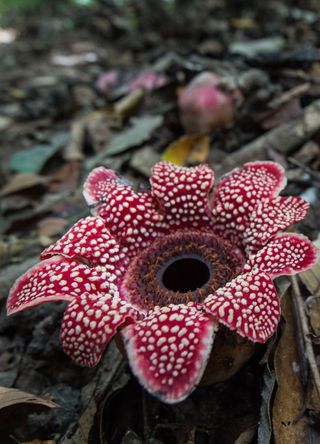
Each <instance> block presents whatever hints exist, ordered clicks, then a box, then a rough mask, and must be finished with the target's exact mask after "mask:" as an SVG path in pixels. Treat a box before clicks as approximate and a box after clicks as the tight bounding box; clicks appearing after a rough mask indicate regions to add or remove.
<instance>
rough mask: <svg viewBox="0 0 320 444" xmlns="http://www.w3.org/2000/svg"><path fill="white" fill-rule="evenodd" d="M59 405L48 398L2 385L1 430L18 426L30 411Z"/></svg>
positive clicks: (0, 393) (0, 400)
mask: <svg viewBox="0 0 320 444" xmlns="http://www.w3.org/2000/svg"><path fill="white" fill-rule="evenodd" d="M57 407H59V405H58V404H56V403H55V402H52V401H50V400H48V399H43V398H40V397H39V396H35V395H32V394H30V393H26V392H23V391H21V390H17V389H14V388H7V387H0V430H5V429H8V428H9V429H10V428H11V427H12V426H14V427H16V426H17V425H19V423H20V421H22V420H23V418H25V417H26V416H27V415H28V414H30V413H34V412H39V411H42V410H44V409H46V408H57ZM13 412H14V415H13Z"/></svg>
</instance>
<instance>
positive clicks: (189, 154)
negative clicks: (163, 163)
mask: <svg viewBox="0 0 320 444" xmlns="http://www.w3.org/2000/svg"><path fill="white" fill-rule="evenodd" d="M208 153H209V137H208V136H202V135H188V136H182V137H180V138H179V139H177V140H175V141H174V142H173V143H171V144H170V145H169V146H168V148H167V149H166V150H165V152H164V154H163V156H162V158H163V160H167V161H169V162H172V163H175V164H177V165H185V164H187V163H197V159H207V157H208ZM203 161H205V160H200V162H203Z"/></svg>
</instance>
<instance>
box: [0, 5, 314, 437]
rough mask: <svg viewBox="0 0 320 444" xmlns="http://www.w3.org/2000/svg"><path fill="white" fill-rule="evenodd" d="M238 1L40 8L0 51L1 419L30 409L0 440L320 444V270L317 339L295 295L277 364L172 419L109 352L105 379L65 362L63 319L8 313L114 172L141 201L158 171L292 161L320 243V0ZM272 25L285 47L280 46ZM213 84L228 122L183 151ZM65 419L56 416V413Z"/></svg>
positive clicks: (292, 176)
mask: <svg viewBox="0 0 320 444" xmlns="http://www.w3.org/2000/svg"><path fill="white" fill-rule="evenodd" d="M126 3H130V8H128V7H127V5H126ZM233 3H234V2H229V3H228V4H227V3H226V5H225V6H224V7H223V8H221V7H220V6H219V5H218V2H217V4H215V2H206V1H204V0H203V1H202V0H201V1H200V2H199V4H200V5H199V7H197V8H195V7H194V6H192V2H180V1H178V0H177V1H174V2H160V1H159V2H150V4H149V3H147V2H145V3H144V4H143V5H144V6H143V7H142V6H141V3H140V2H136V1H132V2H131V1H130V2H129V1H128V2H96V4H95V6H87V7H86V8H87V9H82V8H84V6H82V7H80V8H77V7H74V6H71V5H69V4H68V5H65V6H64V8H65V9H64V10H63V11H62V10H58V9H59V8H58V9H57V10H55V9H54V10H50V13H48V10H46V7H44V10H43V15H42V16H41V17H40V15H37V14H34V15H28V14H27V15H26V16H24V15H23V14H22V15H21V19H20V20H18V21H17V23H15V26H17V27H18V28H19V27H21V33H20V32H16V33H15V35H16V40H12V41H11V42H10V43H6V44H2V48H1V49H2V57H1V62H0V66H1V68H2V69H1V74H0V78H1V88H0V97H1V99H2V100H1V103H0V133H1V139H2V141H1V144H2V150H1V153H0V156H1V164H0V167H1V176H0V195H1V203H0V232H1V243H0V253H1V257H0V260H1V266H2V268H1V270H0V287H1V292H0V385H2V386H4V387H5V389H4V390H6V392H3V391H2V392H1V391H0V418H1V413H2V412H3V411H5V410H6V409H7V411H8V408H9V406H8V407H5V408H2V409H1V405H5V403H8V402H9V403H11V404H12V405H14V406H15V407H14V408H15V409H17V412H18V411H20V410H21V415H18V416H17V417H15V416H12V415H11V418H10V421H8V423H6V424H5V425H6V430H3V431H1V432H0V437H1V439H2V440H6V442H9V443H11V442H34V443H36V442H40V441H41V442H50V441H52V442H53V441H54V442H57V443H58V442H59V443H65V444H71V443H74V444H75V443H78V444H82V443H89V444H100V443H109V442H110V443H134V442H141V443H143V442H145V443H149V444H151V443H153V444H156V443H157V444H160V443H164V444H171V443H172V444H176V443H179V444H182V443H185V442H188V443H190V444H191V443H194V444H206V443H208V444H209V443H212V442H219V443H222V444H229V443H230V444H231V443H234V442H236V443H238V444H239V443H242V442H248V443H249V442H251V443H256V442H258V443H260V444H267V443H268V442H271V441H272V440H274V442H275V443H276V444H278V443H280V444H281V443H283V442H284V443H285V442H290V443H295V442H297V443H300V442H307V441H306V440H307V439H311V442H312V439H313V440H314V441H313V442H316V441H317V440H319V435H318V429H317V427H316V424H317V421H318V418H319V415H320V406H319V398H318V396H317V393H316V390H315V384H314V377H313V375H312V372H311V371H310V363H309V361H308V359H306V353H305V350H306V340H305V335H306V334H307V337H308V338H309V339H310V343H309V345H308V347H309V348H308V350H309V351H310V347H311V348H312V350H313V354H314V356H315V357H316V358H318V357H319V352H320V351H319V344H320V338H319V334H320V333H319V332H320V327H319V325H320V324H319V319H320V317H319V286H320V270H319V264H317V265H316V266H315V267H314V268H313V269H312V270H309V271H307V272H305V273H303V274H302V275H301V283H302V284H301V285H300V287H299V288H300V289H301V292H302V294H301V298H302V299H301V300H302V304H303V307H304V310H305V314H306V321H307V333H306V332H305V331H304V330H301V327H299V328H298V327H297V326H299V325H300V324H299V322H300V321H301V320H300V317H301V316H300V315H299V312H298V311H297V309H296V307H295V306H294V304H293V303H292V300H293V299H292V289H291V288H289V289H288V290H287V291H286V292H284V295H283V297H282V303H283V304H284V305H285V307H286V309H285V310H284V316H283V323H282V326H281V329H280V330H279V334H278V336H277V337H274V338H273V340H272V343H269V345H268V348H267V350H266V347H265V346H257V347H256V348H255V352H254V354H253V356H252V358H251V359H250V361H249V362H248V364H247V365H246V366H245V367H244V368H243V369H242V370H240V371H239V372H238V373H236V374H235V375H234V376H233V377H232V378H230V379H228V380H226V381H224V382H221V383H219V384H213V385H211V386H208V387H206V388H199V389H197V390H196V391H195V393H194V394H193V395H192V396H191V397H190V398H188V399H187V400H186V401H184V402H183V403H181V404H180V405H177V406H164V405H163V404H161V403H159V402H158V401H156V400H155V399H153V398H151V397H150V396H149V395H147V394H146V393H145V392H144V391H143V390H142V389H141V387H139V386H138V385H137V384H136V382H135V381H134V379H132V377H131V375H130V372H129V371H128V369H127V366H126V363H125V361H124V360H123V358H122V356H121V355H120V354H119V353H118V352H117V350H116V347H114V344H111V346H110V347H109V348H108V350H107V353H106V355H105V358H104V360H103V362H102V364H101V366H100V367H99V368H98V369H82V368H79V367H77V366H75V365H74V364H73V363H71V362H70V361H69V360H68V359H67V358H66V357H65V356H64V355H63V353H62V350H61V346H60V344H59V339H58V334H59V327H58V325H59V323H60V321H61V316H62V312H63V304H62V305H61V304H52V305H50V306H45V307H41V308H39V309H37V310H34V311H33V312H29V313H25V314H19V315H17V316H16V317H13V318H7V317H6V315H5V300H6V297H7V293H8V290H9V288H10V286H11V285H12V284H13V282H14V280H15V279H16V278H17V277H18V276H19V275H20V274H21V273H23V272H24V271H25V270H26V269H28V268H29V267H30V266H31V265H32V264H34V263H35V262H36V260H37V256H38V254H39V253H40V251H41V249H42V248H43V247H44V246H47V245H49V244H50V243H51V242H52V241H54V240H56V239H57V238H58V237H59V236H60V235H61V234H62V233H63V232H65V231H66V230H67V229H68V227H69V226H70V225H71V224H72V223H73V222H74V221H76V220H77V219H78V218H79V217H83V216H86V215H87V214H88V212H87V209H86V207H85V205H84V202H83V199H82V196H81V184H82V183H83V180H84V178H85V176H86V174H87V171H88V170H89V169H91V168H92V167H93V166H97V165H100V164H103V165H105V166H107V167H109V168H115V169H117V170H120V171H121V174H123V175H125V176H126V177H127V178H128V180H130V181H131V182H132V183H133V185H134V187H135V188H137V189H138V188H139V187H142V188H143V187H144V186H145V180H146V178H147V177H148V176H149V175H150V169H151V166H152V164H153V163H155V162H156V161H158V160H159V159H167V160H170V161H173V162H175V163H178V164H181V165H194V164H197V163H201V162H208V163H209V164H210V165H213V166H214V167H215V169H216V170H217V171H218V176H221V175H222V174H224V173H225V172H226V171H228V170H229V169H230V167H236V166H239V165H241V164H242V163H243V162H247V161H253V160H257V159H260V160H262V159H269V160H276V161H280V163H282V164H283V165H284V166H285V167H286V169H287V173H288V178H289V182H288V188H287V190H286V192H288V194H294V195H302V196H306V197H307V196H309V198H310V201H311V202H312V208H311V210H310V212H309V216H308V218H307V219H306V220H305V221H304V222H303V223H301V224H300V227H299V231H301V232H303V233H305V234H306V235H308V236H309V237H310V238H312V239H317V238H318V236H319V231H320V222H319V221H320V205H319V186H320V175H319V165H320V151H319V144H320V120H319V115H320V114H319V100H320V88H319V84H320V76H319V73H320V62H319V50H318V48H317V46H316V44H315V43H312V42H316V41H318V40H319V30H318V28H317V27H316V23H317V21H319V20H320V15H319V14H320V13H319V11H318V8H317V7H314V6H313V5H312V2H307V3H306V4H305V5H304V6H303V8H302V7H301V6H297V3H296V2H293V1H290V0H286V1H285V2H282V4H281V5H280V4H276V5H274V7H271V5H268V4H265V3H264V4H262V2H257V3H256V4H255V5H254V6H251V7H250V6H249V4H247V5H246V4H245V3H244V4H242V5H240V6H239V5H237V8H236V7H235V6H234V5H233ZM293 4H294V7H293ZM84 11H86V13H88V16H90V19H89V18H87V17H85V15H86V14H84ZM52 13H53V17H52ZM218 17H219V18H218ZM57 24H58V25H57ZM267 24H268V25H270V26H272V27H274V29H281V30H282V32H281V36H280V35H278V34H272V35H269V31H270V29H269V30H268V28H267ZM17 31H19V29H17ZM1 35H2V34H1V33H0V38H1ZM301 35H302V36H303V37H302V38H301ZM306 43H307V44H306ZM205 72H207V73H208V72H209V73H212V74H214V75H215V76H217V77H218V78H219V79H220V80H221V81H220V83H219V93H220V89H221V94H222V92H223V93H226V94H230V93H232V100H233V106H234V108H233V109H232V119H231V118H230V119H227V124H226V125H222V126H221V125H217V126H216V127H215V128H214V130H210V129H209V130H208V131H207V130H206V133H205V134H192V135H187V134H186V127H185V128H184V127H183V125H182V122H181V113H179V109H178V107H179V96H180V95H181V92H182V91H183V89H184V88H186V87H187V85H188V84H190V82H192V80H193V79H195V78H196V77H197V76H198V75H199V74H200V75H201V73H205ZM218 121H219V119H218ZM223 121H224V120H223ZM191 123H192V122H191ZM188 124H189V123H188ZM187 126H188V125H187ZM204 127H205V128H208V127H207V126H206V125H205V126H204ZM202 128H203V126H202ZM223 357H225V359H227V354H226V356H224V355H223V354H221V356H220V358H221V359H223ZM318 364H319V362H318ZM293 387H294V390H293ZM11 390H13V391H11ZM15 390H20V391H19V392H17V391H15ZM21 391H22V392H21ZM4 393H6V394H5V396H4ZM30 394H32V395H30ZM19 399H20V401H23V400H24V401H25V402H20V401H19ZM28 400H29V401H30V400H33V401H34V402H31V401H30V402H28ZM16 401H17V402H16ZM18 401H19V402H18ZM42 403H44V404H46V403H48V404H50V403H52V405H51V404H50V405H43V404H42ZM54 403H57V404H59V405H60V408H50V407H53V404H54ZM22 405H23V408H22ZM10 408H11V407H10ZM35 412H37V414H35ZM124 413H125V414H124ZM259 424H260V425H259ZM1 439H0V441H1ZM36 440H38V441H36Z"/></svg>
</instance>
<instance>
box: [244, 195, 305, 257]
mask: <svg viewBox="0 0 320 444" xmlns="http://www.w3.org/2000/svg"><path fill="white" fill-rule="evenodd" d="M308 208H309V203H308V202H306V201H305V200H303V199H302V198H301V197H300V196H297V197H295V196H289V197H277V198H276V199H273V198H271V199H262V200H261V201H260V202H259V203H258V205H257V206H256V208H255V209H254V210H253V211H252V213H251V215H250V218H249V226H248V227H247V229H246V231H245V233H244V239H243V243H244V245H245V248H246V251H247V253H248V254H250V253H255V252H256V251H258V250H259V249H260V248H262V247H263V246H264V245H265V244H266V243H267V242H268V240H269V239H270V238H271V237H273V236H274V235H275V234H277V233H279V231H281V230H284V229H285V228H287V227H289V226H290V225H293V224H296V223H298V222H300V221H301V220H303V219H304V218H305V216H306V214H307V211H308Z"/></svg>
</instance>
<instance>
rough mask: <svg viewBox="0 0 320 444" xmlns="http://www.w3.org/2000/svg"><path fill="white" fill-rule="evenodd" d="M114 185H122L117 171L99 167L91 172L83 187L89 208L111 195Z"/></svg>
mask: <svg viewBox="0 0 320 444" xmlns="http://www.w3.org/2000/svg"><path fill="white" fill-rule="evenodd" d="M112 183H121V178H120V177H119V176H117V174H116V173H115V171H113V170H108V169H107V168H104V167H98V168H95V169H94V170H92V171H91V173H90V174H89V176H88V178H87V180H86V181H85V183H84V186H83V195H84V197H85V199H86V201H87V204H88V205H89V206H92V205H96V204H97V203H99V202H100V201H101V200H103V199H104V198H105V197H106V196H107V195H108V193H109V186H110V184H112Z"/></svg>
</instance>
